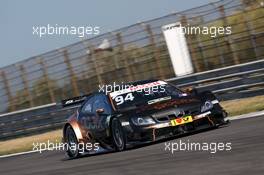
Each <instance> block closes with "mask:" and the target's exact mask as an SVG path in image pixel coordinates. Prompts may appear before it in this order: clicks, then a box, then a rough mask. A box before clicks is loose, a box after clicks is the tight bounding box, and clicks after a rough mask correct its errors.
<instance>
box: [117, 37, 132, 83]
mask: <svg viewBox="0 0 264 175" xmlns="http://www.w3.org/2000/svg"><path fill="white" fill-rule="evenodd" d="M116 40H117V42H118V45H119V51H118V53H119V55H120V57H121V59H124V63H125V68H126V72H127V77H128V81H129V82H130V81H132V80H133V77H132V76H133V75H132V71H131V69H130V67H129V63H128V60H127V59H128V58H127V57H126V56H125V53H124V52H125V51H124V43H123V40H122V36H121V33H120V32H119V33H117V34H116Z"/></svg>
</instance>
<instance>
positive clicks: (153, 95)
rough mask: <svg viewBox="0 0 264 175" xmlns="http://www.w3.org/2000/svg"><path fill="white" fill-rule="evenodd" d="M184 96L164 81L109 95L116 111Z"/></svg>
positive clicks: (131, 87)
mask: <svg viewBox="0 0 264 175" xmlns="http://www.w3.org/2000/svg"><path fill="white" fill-rule="evenodd" d="M185 95H186V94H185V93H184V92H182V91H181V90H180V89H178V88H176V87H175V86H173V85H170V84H168V83H166V82H164V81H156V82H151V83H147V84H142V85H136V86H130V87H129V88H127V89H123V90H120V91H114V92H112V93H110V97H111V98H112V100H113V103H114V105H115V107H116V108H117V109H126V108H131V107H136V106H139V105H143V104H144V105H145V104H147V105H150V104H154V103H158V102H161V101H166V100H170V99H172V98H176V97H179V96H185Z"/></svg>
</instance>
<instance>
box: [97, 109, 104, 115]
mask: <svg viewBox="0 0 264 175" xmlns="http://www.w3.org/2000/svg"><path fill="white" fill-rule="evenodd" d="M103 112H104V108H99V109H96V113H98V114H101V113H103Z"/></svg>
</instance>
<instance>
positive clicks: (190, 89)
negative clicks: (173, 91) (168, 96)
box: [184, 86, 197, 94]
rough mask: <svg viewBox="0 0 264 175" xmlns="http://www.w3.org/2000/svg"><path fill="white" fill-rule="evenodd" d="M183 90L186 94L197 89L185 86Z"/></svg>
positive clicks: (192, 92)
mask: <svg viewBox="0 0 264 175" xmlns="http://www.w3.org/2000/svg"><path fill="white" fill-rule="evenodd" d="M184 91H185V92H186V93H188V94H197V90H196V89H195V88H194V87H193V86H190V87H187V88H185V89H184Z"/></svg>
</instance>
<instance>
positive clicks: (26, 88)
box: [19, 65, 34, 107]
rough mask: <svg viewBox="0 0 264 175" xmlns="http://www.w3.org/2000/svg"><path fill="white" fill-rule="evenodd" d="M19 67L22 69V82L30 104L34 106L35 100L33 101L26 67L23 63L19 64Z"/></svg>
mask: <svg viewBox="0 0 264 175" xmlns="http://www.w3.org/2000/svg"><path fill="white" fill-rule="evenodd" d="M19 69H20V72H21V79H22V83H23V85H24V94H25V97H28V101H29V105H30V107H33V106H34V102H33V98H32V96H31V93H30V91H29V86H28V81H27V77H26V70H25V67H24V66H23V65H19Z"/></svg>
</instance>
